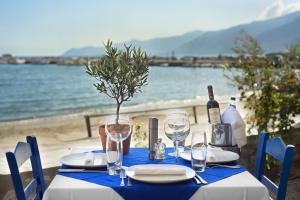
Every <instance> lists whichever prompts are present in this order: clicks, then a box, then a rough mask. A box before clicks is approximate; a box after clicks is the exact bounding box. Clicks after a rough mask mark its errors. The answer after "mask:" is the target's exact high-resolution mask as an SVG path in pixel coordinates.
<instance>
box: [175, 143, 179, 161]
mask: <svg viewBox="0 0 300 200" xmlns="http://www.w3.org/2000/svg"><path fill="white" fill-rule="evenodd" d="M178 144H179V141H178V140H176V141H175V156H176V163H177V158H178V156H179V149H178Z"/></svg>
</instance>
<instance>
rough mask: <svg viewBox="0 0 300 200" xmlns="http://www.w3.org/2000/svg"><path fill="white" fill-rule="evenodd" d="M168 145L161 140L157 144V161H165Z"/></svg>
mask: <svg viewBox="0 0 300 200" xmlns="http://www.w3.org/2000/svg"><path fill="white" fill-rule="evenodd" d="M165 150H166V144H165V143H163V142H162V140H161V138H159V139H158V140H157V142H156V143H155V157H154V159H155V160H164V159H165Z"/></svg>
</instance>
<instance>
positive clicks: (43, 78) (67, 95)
mask: <svg viewBox="0 0 300 200" xmlns="http://www.w3.org/2000/svg"><path fill="white" fill-rule="evenodd" d="M95 82H96V80H95V79H94V78H93V77H90V76H89V75H88V74H87V73H86V72H85V68H84V67H83V66H64V65H30V64H24V65H4V64H2V65H0V121H10V120H20V119H27V118H37V117H43V116H52V115H63V114H71V113H80V112H83V111H91V110H94V109H105V108H107V109H109V108H114V107H115V105H116V104H115V101H114V100H113V99H110V98H108V97H106V96H105V95H104V94H100V93H99V92H98V91H97V90H96V89H95V87H94V86H93V83H95ZM209 84H211V85H213V87H214V93H215V95H216V96H217V97H218V96H220V97H224V96H225V97H229V96H231V95H236V94H237V93H238V90H237V88H236V87H235V86H234V85H233V84H232V82H231V80H230V79H228V78H227V77H225V76H224V70H223V69H221V68H194V67H160V66H152V67H150V70H149V76H148V83H147V85H146V86H144V87H143V88H142V93H137V94H135V95H134V97H133V98H132V100H130V101H129V102H125V103H124V106H129V107H130V106H133V105H140V106H143V105H144V106H145V107H146V106H147V105H148V104H149V103H152V105H153V104H155V103H156V104H157V106H159V104H161V102H165V103H166V102H167V103H168V102H172V101H174V100H179V101H180V100H187V99H201V98H202V99H204V101H205V99H208V97H207V85H209ZM217 97H216V98H217Z"/></svg>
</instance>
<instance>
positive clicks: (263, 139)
mask: <svg viewBox="0 0 300 200" xmlns="http://www.w3.org/2000/svg"><path fill="white" fill-rule="evenodd" d="M294 149H295V147H294V146H293V145H285V144H284V142H283V141H282V139H281V138H271V139H269V134H268V133H265V132H261V133H260V134H259V139H258V145H257V152H256V161H255V176H256V178H257V179H258V180H259V181H261V182H262V183H263V184H264V185H265V186H266V187H267V188H268V189H269V190H270V191H271V192H272V193H274V194H275V195H276V199H277V200H283V199H285V194H286V188H287V183H288V177H289V173H290V169H291V166H292V162H293V156H294ZM267 154H268V155H270V156H272V157H273V158H275V159H276V160H278V161H279V162H280V164H281V171H280V180H279V185H276V184H275V183H274V182H272V181H271V180H270V179H269V178H268V177H266V176H265V175H264V169H265V161H266V155H267Z"/></svg>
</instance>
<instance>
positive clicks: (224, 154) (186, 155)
mask: <svg viewBox="0 0 300 200" xmlns="http://www.w3.org/2000/svg"><path fill="white" fill-rule="evenodd" d="M209 151H212V153H213V155H214V156H215V157H214V159H211V158H207V161H206V163H227V162H233V161H236V160H238V159H239V158H240V156H239V155H238V154H237V153H234V152H232V151H224V150H221V149H218V148H216V149H214V148H209ZM180 157H181V158H183V159H184V160H187V161H191V151H190V150H186V151H184V152H181V153H180Z"/></svg>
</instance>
